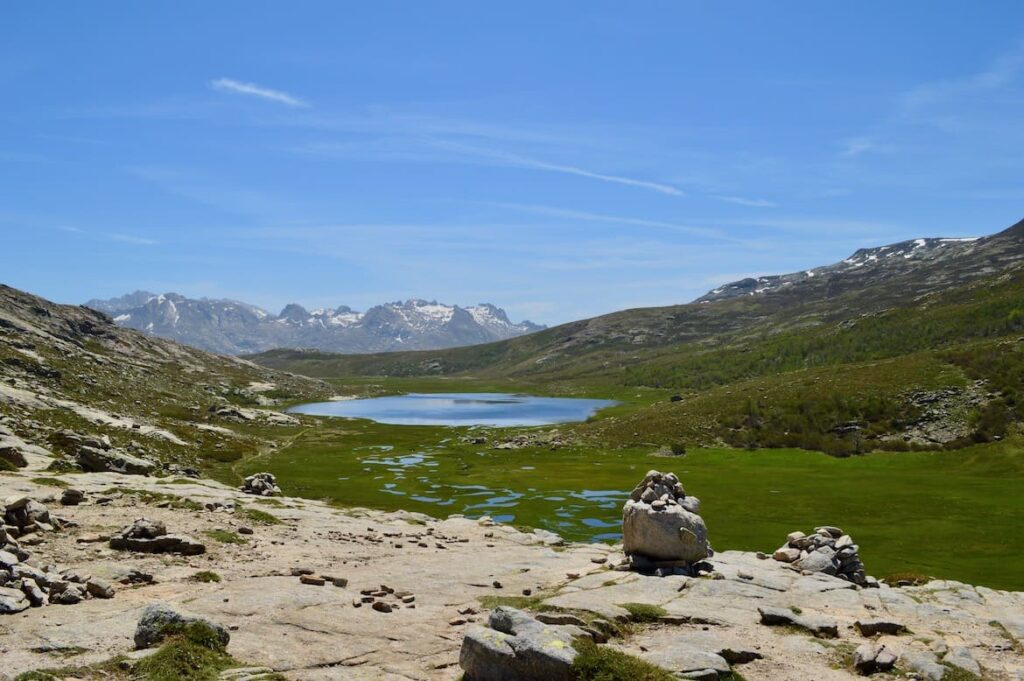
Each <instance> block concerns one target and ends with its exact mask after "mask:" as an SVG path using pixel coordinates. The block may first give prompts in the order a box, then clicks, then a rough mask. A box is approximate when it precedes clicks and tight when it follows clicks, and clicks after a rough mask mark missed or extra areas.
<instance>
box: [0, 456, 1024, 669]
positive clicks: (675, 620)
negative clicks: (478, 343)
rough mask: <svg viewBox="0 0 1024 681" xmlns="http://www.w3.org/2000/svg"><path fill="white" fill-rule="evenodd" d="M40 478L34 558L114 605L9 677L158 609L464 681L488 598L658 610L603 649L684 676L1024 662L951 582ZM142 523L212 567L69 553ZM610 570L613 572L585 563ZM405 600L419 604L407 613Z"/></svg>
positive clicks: (89, 609)
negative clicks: (623, 565) (197, 546)
mask: <svg viewBox="0 0 1024 681" xmlns="http://www.w3.org/2000/svg"><path fill="white" fill-rule="evenodd" d="M32 475H36V474H33V473H31V472H19V473H14V474H9V475H3V476H0V498H4V497H8V496H17V495H28V496H30V497H31V498H33V499H36V500H40V501H43V502H44V503H47V504H49V505H50V507H51V509H57V508H59V514H60V515H61V516H64V517H66V518H68V519H70V520H72V521H74V522H75V523H77V524H78V527H74V528H69V529H66V530H65V531H63V532H54V533H45V534H43V535H41V536H42V537H43V541H42V543H41V544H39V545H37V546H34V547H32V553H33V555H34V556H38V557H39V559H40V560H41V561H45V562H52V563H57V564H59V565H61V566H62V567H70V568H74V569H76V570H79V571H81V572H84V573H89V574H91V575H93V576H95V577H98V578H102V579H106V580H107V581H110V582H112V583H114V584H115V587H116V588H117V593H116V595H115V597H114V598H112V599H93V600H86V601H83V602H82V603H79V604H77V605H74V606H47V607H43V608H33V609H30V610H26V611H25V612H22V613H20V614H16V615H9V616H0V656H2V658H3V661H4V671H5V672H6V673H8V674H11V673H12V672H13V673H14V674H17V673H20V672H23V671H28V670H33V669H39V668H45V667H53V666H61V665H80V664H87V663H92V662H97V661H100V660H104V659H107V658H109V657H111V656H113V655H116V654H120V653H128V652H129V651H131V650H132V648H133V644H132V636H133V633H134V630H135V625H136V622H137V621H138V618H139V615H140V614H141V612H142V610H143V608H144V607H145V606H146V605H147V604H150V603H153V602H158V601H159V602H164V603H167V604H168V605H170V606H171V607H180V608H181V609H183V610H186V611H188V612H191V613H195V614H196V615H200V616H204V617H208V618H210V619H212V620H214V621H217V622H220V623H222V624H223V625H224V626H226V627H229V628H231V629H232V631H231V643H230V646H229V651H230V652H231V653H232V654H233V655H235V656H236V657H237V658H238V659H240V660H243V661H244V662H245V663H246V664H249V665H252V666H258V667H267V668H271V669H273V670H275V671H278V672H280V673H282V674H283V675H284V676H285V677H286V678H289V679H295V680H308V681H315V680H327V679H353V680H362V679H367V680H369V679H373V680H375V681H376V680H379V679H424V680H426V679H456V678H458V677H459V675H460V674H461V670H460V669H459V667H458V659H459V649H460V646H461V643H462V636H463V633H464V631H465V630H466V628H467V627H469V626H471V625H473V624H484V623H485V621H486V615H487V611H486V610H485V609H484V608H483V607H482V606H481V604H480V602H479V600H478V599H479V598H480V597H484V596H520V595H522V594H523V592H524V590H527V589H529V590H530V593H531V594H533V595H534V596H540V597H541V599H542V600H543V602H544V603H545V604H547V605H551V606H559V607H562V608H568V609H573V610H586V611H592V612H595V613H599V614H601V615H603V616H605V617H619V618H624V617H626V616H627V615H628V611H627V609H626V608H624V607H623V605H624V604H632V603H641V604H647V605H654V606H659V607H661V608H663V609H664V612H665V613H666V615H665V617H664V618H663V620H662V621H661V622H658V623H654V624H643V625H639V624H638V625H634V632H633V634H632V635H631V636H629V637H627V638H626V639H613V640H612V642H611V643H610V645H615V646H618V647H620V648H621V649H623V650H625V651H626V652H629V653H631V654H634V655H640V656H643V657H645V658H647V659H649V660H651V661H654V662H657V663H659V664H662V665H663V666H666V667H667V668H669V669H672V670H673V671H686V670H688V669H691V668H697V667H700V668H701V669H707V668H712V669H714V668H718V669H720V670H725V669H728V663H725V660H724V658H723V656H722V655H723V651H724V650H732V651H745V652H746V653H756V654H759V655H760V656H761V659H753V660H752V661H749V662H745V663H734V665H733V668H734V669H736V670H737V671H740V672H741V673H742V674H743V676H744V677H745V678H746V679H749V680H750V681H755V680H757V679H767V680H773V681H776V680H778V681H781V680H783V679H803V678H808V679H809V678H814V679H844V678H845V679H850V678H854V677H856V676H857V675H856V674H855V673H854V672H853V671H852V670H851V669H849V668H847V667H844V664H845V662H844V661H845V660H846V658H847V657H848V656H849V653H850V651H852V649H853V648H855V647H856V646H858V645H860V644H861V643H864V642H865V641H868V640H873V641H875V642H876V643H879V644H884V645H885V646H886V647H887V648H888V649H890V650H892V651H894V652H895V653H897V654H900V655H904V654H905V655H906V658H907V659H920V658H921V655H919V654H924V653H927V652H929V651H930V650H931V647H930V646H932V645H934V642H935V641H942V642H944V643H945V644H946V645H947V646H948V648H949V649H954V648H955V649H956V650H957V651H958V654H959V655H960V658H961V659H966V658H964V655H963V651H964V650H966V651H968V652H969V654H970V657H971V659H973V660H975V661H976V662H977V663H978V664H979V665H980V667H981V669H983V670H986V672H987V673H989V674H993V675H997V674H1001V675H1003V676H1005V677H1007V678H1017V677H1016V676H1015V675H1021V674H1024V659H1022V657H1021V655H1020V654H1019V653H1018V652H1016V651H1015V648H1014V646H1017V648H1016V650H1019V649H1020V648H1019V646H1020V645H1021V640H1020V639H1021V635H1022V625H1024V618H1022V617H1021V614H1020V613H1021V612H1024V594H1022V593H1014V592H1004V591H996V590H993V589H986V588H984V587H978V588H975V587H972V586H970V585H966V584H961V583H958V582H949V581H943V582H938V581H936V582H931V583H929V584H927V585H924V586H920V587H907V588H901V589H894V588H889V587H883V588H881V589H856V588H851V585H850V584H849V583H847V582H844V581H842V580H839V579H836V578H833V577H828V576H825V575H813V576H802V575H801V574H800V573H799V572H797V571H795V570H794V569H792V568H791V567H789V566H788V565H786V564H783V563H779V562H777V561H774V560H759V559H757V558H756V557H755V555H754V554H753V553H743V552H735V551H726V552H722V553H719V554H716V555H715V556H714V557H713V558H712V559H711V560H710V562H711V563H712V564H713V565H714V567H715V574H714V575H712V576H709V577H700V578H691V577H683V576H672V577H664V578H658V577H646V576H642V575H639V574H636V573H631V572H619V571H616V570H612V569H609V565H614V564H616V563H617V562H618V561H619V560H621V558H622V555H621V551H620V550H619V549H618V548H611V549H609V548H608V547H595V546H588V545H578V544H569V545H566V546H564V547H549V546H545V545H544V544H543V541H544V538H543V536H541V535H534V534H525V533H521V532H519V531H517V530H515V529H514V528H511V527H508V526H501V525H496V526H493V527H492V526H490V523H487V522H483V523H481V522H478V521H476V520H471V519H466V518H461V517H453V518H450V519H448V520H433V519H430V518H427V517H425V516H421V515H418V514H411V513H401V512H397V513H385V512H379V511H369V510H362V509H338V508H333V507H331V506H328V505H326V504H323V503H320V502H315V501H308V500H301V499H294V498H289V497H278V498H275V500H273V501H269V502H267V501H263V500H259V499H257V498H255V497H253V496H251V495H246V494H243V493H242V492H240V491H238V490H235V489H232V488H229V487H227V486H224V485H221V484H219V483H215V482H211V481H205V480H193V481H188V482H184V483H181V484H171V483H170V482H169V481H168V480H167V479H164V480H161V479H156V478H142V477H139V476H126V475H120V474H116V473H92V474H77V475H65V476H63V478H64V479H65V480H66V481H67V482H68V483H69V484H71V485H72V486H74V487H75V488H77V489H81V490H82V491H84V492H85V493H86V499H85V500H84V501H83V503H82V504H81V505H78V506H70V507H59V506H58V505H57V503H56V502H55V501H47V498H48V497H52V498H54V499H56V497H58V496H59V494H60V490H58V489H56V488H53V487H41V486H38V485H36V484H35V483H33V482H31V480H30V478H31V476H32ZM112 488H120V489H126V490H131V489H138V490H146V491H149V492H160V493H163V494H169V495H175V496H178V497H184V498H187V499H189V500H191V501H194V502H196V503H197V504H199V505H200V507H205V506H206V505H207V504H209V505H211V507H214V508H217V507H218V505H220V506H221V507H223V506H225V505H226V506H228V507H229V508H230V507H231V506H236V507H246V508H258V509H260V510H263V511H266V512H268V513H271V514H273V515H275V516H277V517H278V518H280V519H281V520H282V521H283V522H282V524H280V525H262V524H259V523H257V522H254V521H253V520H252V519H250V518H247V517H245V516H242V515H240V514H237V513H233V512H230V511H225V510H215V511H211V510H205V508H204V510H188V509H181V508H168V507H160V502H159V501H150V502H148V503H144V502H142V501H140V500H139V499H138V498H137V497H135V496H133V495H131V494H125V493H115V494H107V495H106V496H109V497H112V499H111V501H110V502H109V503H107V504H105V505H97V504H96V503H95V500H96V498H97V497H99V496H101V494H100V493H101V492H103V491H105V490H110V489H112ZM140 516H145V517H147V518H150V519H153V520H159V521H163V522H164V523H166V525H167V529H168V531H170V532H173V533H180V534H187V535H189V536H194V537H196V538H198V539H200V540H202V541H203V542H204V543H205V544H206V545H207V548H208V553H207V554H205V555H201V556H153V555H142V554H127V553H123V552H118V551H114V550H111V549H110V548H109V547H107V546H106V545H105V544H104V543H102V542H88V541H86V542H78V541H76V539H78V538H79V537H81V538H83V539H88V538H89V535H103V534H107V535H109V534H111V533H114V532H117V531H118V530H119V529H120V528H122V527H124V526H125V525H127V524H129V523H131V522H132V521H133V520H134V519H135V518H138V517H140ZM241 526H247V527H251V528H252V529H253V534H252V535H245V536H244V538H245V539H246V540H248V543H245V544H223V543H219V542H218V541H217V540H216V539H214V538H212V537H210V536H209V535H208V534H206V533H207V532H209V531H211V530H226V531H228V532H234V531H237V529H238V528H239V527H241ZM421 543H422V544H425V545H426V546H421V545H420V544H421ZM602 557H603V558H606V559H607V560H606V561H605V562H603V563H598V562H594V560H592V559H594V558H602ZM128 568H135V569H138V570H141V571H142V572H145V573H149V574H151V575H153V576H154V578H155V580H156V583H154V584H142V585H134V586H128V585H122V584H118V583H117V579H118V577H119V576H120V575H122V574H123V573H124V572H125V570H126V569H128ZM205 570H209V571H214V572H216V573H217V574H218V575H220V576H221V578H222V581H221V582H220V583H201V582H197V581H193V580H192V579H191V577H192V576H193V575H194V574H195V573H197V572H199V571H205ZM293 570H295V571H297V572H296V574H294V575H293ZM304 570H312V573H313V574H314V575H317V576H319V575H326V576H328V577H333V578H345V579H347V580H348V583H347V585H346V586H344V587H339V586H335V585H334V583H333V582H332V581H331V579H328V580H327V581H326V584H325V585H324V586H318V585H315V584H304V583H302V581H301V580H300V578H299V576H298V574H299V573H300V572H302V571H304ZM741 575H742V576H741ZM496 583H497V584H500V588H499V587H497V586H496ZM382 585H384V586H386V587H387V588H388V589H390V590H393V591H394V592H395V593H386V592H385V594H386V595H378V596H374V597H373V598H374V599H375V600H376V601H383V602H386V603H387V604H389V605H390V606H391V612H380V611H378V610H375V609H373V608H372V607H371V604H369V603H361V604H360V606H359V607H356V605H355V602H361V599H362V598H364V597H367V596H365V595H364V594H363V593H362V592H364V591H366V592H368V593H377V594H381V593H382V592H383V588H382ZM404 592H408V593H407V594H406V593H404ZM396 594H401V596H399V595H396ZM409 595H412V596H414V599H412V600H411V601H409V602H405V601H404V600H403V598H407V597H408V596H409ZM410 606H415V607H410ZM765 606H767V607H775V608H786V609H793V608H796V609H799V611H800V613H802V614H803V615H804V616H806V617H812V618H824V619H828V620H833V621H835V622H836V623H837V624H838V629H839V638H838V639H836V640H819V639H815V638H813V637H811V636H809V635H807V634H803V633H799V632H795V631H792V630H790V629H788V628H782V627H767V626H764V625H762V624H760V617H759V614H758V608H759V607H765ZM469 609H471V610H469ZM868 619H890V620H896V621H899V622H900V623H902V624H904V625H905V626H906V627H907V628H908V629H909V630H910V631H912V632H913V634H900V635H895V636H891V635H883V636H880V637H877V638H876V639H866V638H865V637H863V636H862V635H861V634H860V633H859V632H858V631H857V630H856V629H855V628H854V626H853V624H854V622H855V621H857V620H861V621H865V620H868ZM990 622H995V623H996V624H990ZM453 623H454V624H453ZM925 641H929V643H926V642H925ZM42 651H50V652H42ZM53 651H58V652H53ZM61 651H63V652H61ZM68 652H73V653H74V654H70V655H69V654H67V653H68ZM943 652H944V651H943ZM750 657H753V655H750ZM927 657H928V656H927V655H924V658H925V659H927ZM938 659H939V660H940V661H941V659H942V658H941V654H940V655H938ZM723 663H725V665H724V666H723ZM997 678H998V677H997Z"/></svg>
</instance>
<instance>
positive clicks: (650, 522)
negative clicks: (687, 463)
mask: <svg viewBox="0 0 1024 681" xmlns="http://www.w3.org/2000/svg"><path fill="white" fill-rule="evenodd" d="M699 503H700V502H699V501H697V499H696V497H688V496H686V493H685V491H684V490H683V486H682V484H680V482H679V478H677V477H676V475H675V474H674V473H660V472H658V471H650V472H648V473H647V475H646V476H644V479H643V481H642V482H641V483H640V484H639V485H638V486H637V487H636V489H634V490H633V493H632V494H631V495H630V499H629V500H628V501H627V502H626V505H625V506H624V507H623V509H622V535H623V538H622V541H623V550H624V551H625V552H626V553H627V554H629V555H638V556H642V557H644V558H647V559H649V560H653V561H671V562H682V563H696V562H698V561H701V560H704V559H705V558H707V557H709V556H710V555H712V553H713V552H712V550H711V546H710V544H708V530H707V527H706V526H705V524H704V519H703V518H701V517H700V516H699V515H698V514H697V513H696V509H698V508H699V507H700V506H699Z"/></svg>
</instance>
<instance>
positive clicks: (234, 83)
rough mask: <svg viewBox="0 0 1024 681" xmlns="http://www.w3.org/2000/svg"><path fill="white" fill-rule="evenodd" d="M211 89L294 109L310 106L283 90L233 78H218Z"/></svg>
mask: <svg viewBox="0 0 1024 681" xmlns="http://www.w3.org/2000/svg"><path fill="white" fill-rule="evenodd" d="M210 87H211V88H213V89H214V90H217V91H218V92H227V93H230V94H234V95H248V96H250V97H259V98H260V99H266V100H268V101H271V102H278V103H279V104H287V105H288V106H293V107H303V108H304V107H308V106H309V104H308V103H306V102H304V101H302V100H301V99H299V98H298V97H295V96H293V95H290V94H288V93H287V92H282V91H281V90H272V89H271V88H268V87H263V86H262V85H257V84H256V83H243V82H242V81H239V80H234V79H232V78H218V79H217V80H211V81H210Z"/></svg>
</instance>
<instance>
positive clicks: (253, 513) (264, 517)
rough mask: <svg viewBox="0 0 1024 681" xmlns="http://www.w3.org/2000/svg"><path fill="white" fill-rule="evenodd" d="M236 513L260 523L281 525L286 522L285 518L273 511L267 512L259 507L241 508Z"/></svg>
mask: <svg viewBox="0 0 1024 681" xmlns="http://www.w3.org/2000/svg"><path fill="white" fill-rule="evenodd" d="M236 513H237V514H238V515H241V516H245V517H246V518H248V519H249V520H251V521H253V522H254V523H259V524H260V525H281V524H283V523H284V521H283V520H281V519H280V518H278V517H277V516H276V515H274V514H273V513H267V512H266V511H261V510H260V509H258V508H239V509H238V510H237V511H236Z"/></svg>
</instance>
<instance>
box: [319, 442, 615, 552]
mask: <svg viewBox="0 0 1024 681" xmlns="http://www.w3.org/2000/svg"><path fill="white" fill-rule="evenodd" d="M443 456H444V453H443V452H441V453H437V454H435V453H431V452H416V453H413V454H405V455H401V456H393V457H388V456H380V455H379V454H376V453H375V454H369V453H367V454H365V455H363V456H361V457H359V458H358V461H359V464H360V465H361V467H362V470H363V471H365V472H366V475H365V476H361V477H358V478H355V479H352V484H359V485H367V484H371V485H372V486H373V487H374V488H375V489H377V490H378V491H379V492H382V493H384V494H390V495H394V496H400V497H403V498H405V499H408V500H411V501H415V502H418V503H420V504H427V505H429V506H433V507H438V508H444V509H446V512H450V513H465V514H467V515H469V516H472V517H476V516H483V515H489V516H491V517H492V518H494V520H496V521H497V522H500V523H515V522H517V520H519V515H520V514H518V513H517V510H519V509H526V508H529V511H530V515H531V517H533V518H534V519H536V517H537V516H538V513H539V515H540V519H541V522H540V523H539V526H542V527H545V528H546V529H550V530H552V531H554V532H558V533H560V534H563V535H565V536H567V537H569V538H574V539H581V538H584V539H589V540H591V541H615V540H618V539H620V538H621V536H622V535H621V534H620V533H619V532H618V531H617V529H618V527H619V525H620V522H621V511H620V509H621V508H622V504H623V503H624V502H625V500H626V498H627V497H628V495H629V492H628V491H627V490H607V489H605V490H592V489H564V490H550V489H548V490H544V491H541V490H538V489H536V488H532V487H531V488H525V489H518V490H514V489H510V488H506V487H492V486H488V485H482V484H458V483H451V482H442V481H439V480H438V479H437V478H436V477H435V476H436V475H437V469H438V466H439V465H440V462H439V460H438V457H443ZM523 468H528V469H530V470H532V469H533V468H534V467H533V466H525V467H523ZM339 479H343V478H339ZM438 515H444V514H443V513H439V514H438ZM531 524H538V523H536V521H534V522H533V523H531Z"/></svg>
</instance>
